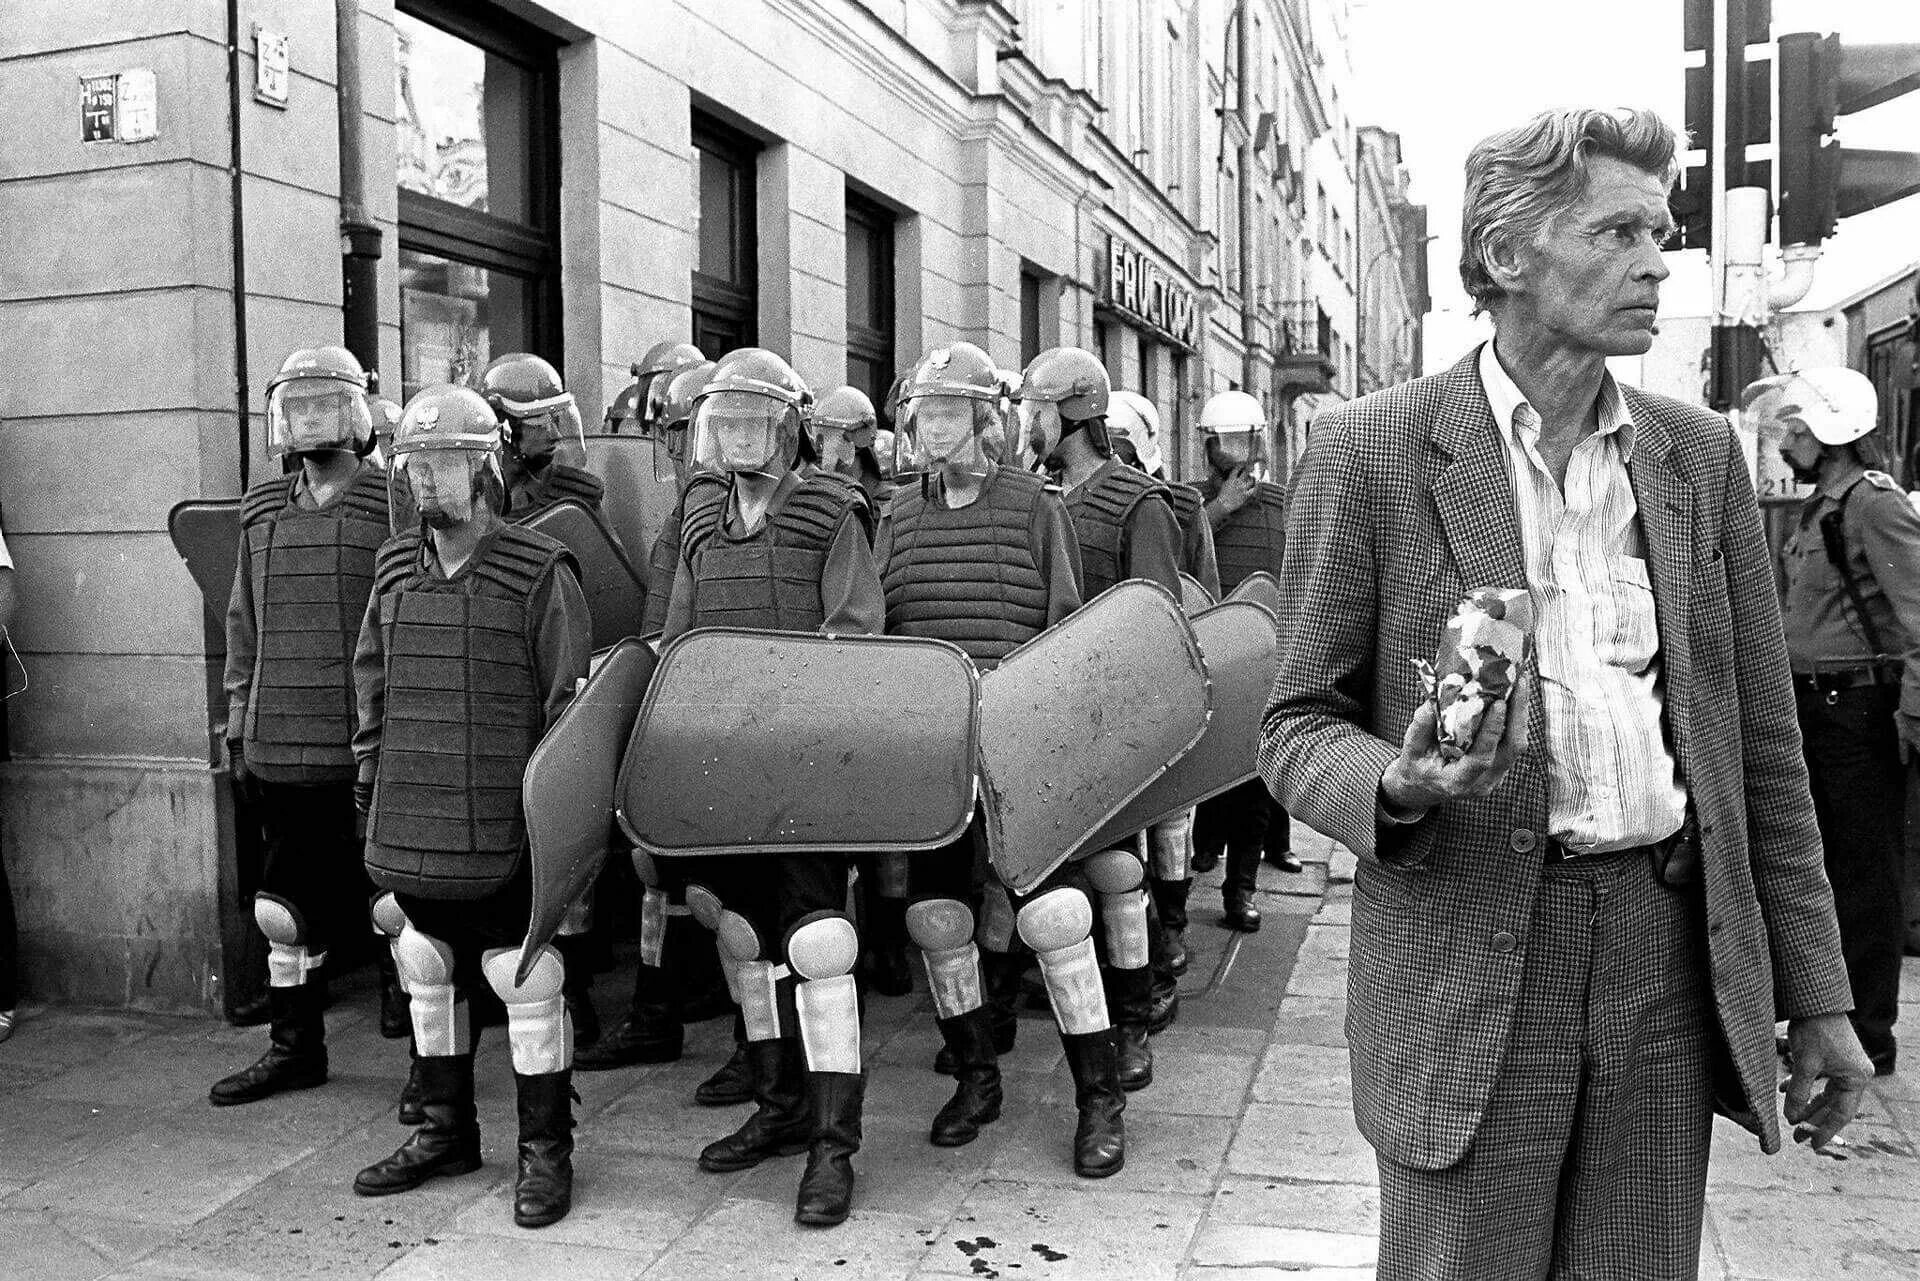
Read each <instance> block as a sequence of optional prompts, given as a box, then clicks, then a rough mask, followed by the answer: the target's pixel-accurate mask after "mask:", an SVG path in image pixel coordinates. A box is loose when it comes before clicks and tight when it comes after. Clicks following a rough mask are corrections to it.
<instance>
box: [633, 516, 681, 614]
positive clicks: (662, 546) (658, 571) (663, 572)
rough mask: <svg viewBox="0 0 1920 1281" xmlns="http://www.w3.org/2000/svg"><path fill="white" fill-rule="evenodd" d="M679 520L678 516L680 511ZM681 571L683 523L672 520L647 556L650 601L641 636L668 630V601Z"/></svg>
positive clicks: (663, 526)
mask: <svg viewBox="0 0 1920 1281" xmlns="http://www.w3.org/2000/svg"><path fill="white" fill-rule="evenodd" d="M675 514H676V516H677V514H678V512H677V509H676V513H675ZM679 570H680V522H679V521H678V520H677V519H669V520H668V521H667V523H666V524H664V525H662V526H661V527H660V536H659V537H658V538H655V539H654V540H653V549H652V550H651V551H650V552H648V554H647V601H646V605H645V606H644V608H643V609H642V611H641V615H640V634H641V635H642V636H650V635H652V634H653V633H654V632H657V631H659V630H660V629H661V628H663V627H665V626H666V623H667V601H668V600H669V599H670V598H671V597H672V596H673V580H674V578H675V576H676V575H677V574H678V573H679Z"/></svg>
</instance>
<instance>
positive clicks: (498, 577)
mask: <svg viewBox="0 0 1920 1281" xmlns="http://www.w3.org/2000/svg"><path fill="white" fill-rule="evenodd" d="M555 564H562V565H565V566H566V567H567V568H568V569H570V570H572V571H573V576H574V577H575V578H576V579H577V578H579V577H580V567H579V565H577V564H575V563H574V559H573V553H572V552H570V551H568V550H567V545H566V544H565V543H563V542H561V541H560V540H559V539H557V538H553V537H551V536H549V535H547V534H543V533H541V532H540V531H539V530H537V529H528V528H526V527H525V526H522V525H502V526H501V527H500V528H499V529H497V530H496V531H494V536H493V546H492V547H491V548H490V549H489V550H488V552H487V555H486V558H485V559H484V560H483V561H481V562H480V563H479V564H478V565H475V566H474V570H473V572H474V575H475V576H476V577H479V578H484V579H485V580H487V581H488V582H492V583H496V584H498V585H499V586H500V587H501V589H502V590H504V591H506V592H509V593H511V594H513V595H516V596H525V595H528V594H529V593H531V592H532V591H533V589H534V588H535V587H536V586H538V585H539V583H540V580H541V579H542V578H545V577H546V575H547V573H548V571H550V570H551V569H552V568H553V566H554V565H555Z"/></svg>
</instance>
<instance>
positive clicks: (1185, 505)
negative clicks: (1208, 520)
mask: <svg viewBox="0 0 1920 1281" xmlns="http://www.w3.org/2000/svg"><path fill="white" fill-rule="evenodd" d="M1167 501H1168V502H1170V503H1172V504H1173V516H1174V519H1175V520H1177V521H1179V522H1180V528H1181V529H1188V528H1191V527H1192V525H1193V518H1194V517H1195V516H1198V515H1199V514H1200V508H1201V507H1203V506H1204V505H1205V502H1204V500H1202V499H1201V497H1200V491H1199V490H1197V489H1195V488H1194V487H1193V486H1192V485H1181V484H1174V483H1169V484H1168V485H1167Z"/></svg>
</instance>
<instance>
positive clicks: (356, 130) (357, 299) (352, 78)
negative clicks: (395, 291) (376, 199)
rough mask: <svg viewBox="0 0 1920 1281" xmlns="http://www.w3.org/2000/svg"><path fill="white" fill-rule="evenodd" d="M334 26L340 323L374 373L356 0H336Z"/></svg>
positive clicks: (372, 262) (375, 250) (373, 296)
mask: <svg viewBox="0 0 1920 1281" xmlns="http://www.w3.org/2000/svg"><path fill="white" fill-rule="evenodd" d="M333 29H334V48H335V62H336V64H337V66H338V73H337V76H336V78H337V79H338V81H339V86H338V88H339V105H340V257H341V263H340V269H341V270H340V275H341V281H342V285H343V291H342V296H341V304H340V309H341V325H342V329H343V331H344V334H345V338H346V346H347V350H348V351H350V352H352V353H353V355H354V359H356V360H358V361H359V362H360V367H361V368H362V369H365V370H367V371H368V372H369V373H375V372H377V371H378V369H379V366H380V229H379V228H378V227H376V226H374V225H373V220H372V218H370V217H369V216H368V214H367V170H366V163H365V162H366V155H365V152H364V149H363V147H362V146H361V133H362V129H363V126H364V125H365V123H366V115H365V112H364V111H363V109H362V107H361V98H360V86H361V83H362V76H361V72H360V6H359V3H358V0H334V5H333Z"/></svg>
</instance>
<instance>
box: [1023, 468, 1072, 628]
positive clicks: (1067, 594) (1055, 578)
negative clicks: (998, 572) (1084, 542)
mask: <svg viewBox="0 0 1920 1281" xmlns="http://www.w3.org/2000/svg"><path fill="white" fill-rule="evenodd" d="M1033 545H1034V547H1035V548H1036V549H1038V551H1039V555H1040V578H1041V581H1042V582H1044V583H1046V585H1047V626H1048V627H1052V626H1053V625H1054V624H1055V623H1057V622H1059V621H1060V620H1061V619H1063V618H1065V617H1066V616H1067V615H1069V614H1071V613H1073V611H1074V610H1076V609H1079V608H1080V606H1081V604H1082V603H1083V602H1082V600H1081V597H1080V540H1079V539H1077V538H1075V537H1074V533H1073V518H1072V517H1071V516H1068V515H1067V505H1066V504H1065V503H1063V502H1061V501H1060V496H1059V495H1058V494H1052V493H1049V494H1046V495H1044V496H1043V497H1042V498H1041V499H1040V503H1039V505H1038V506H1037V507H1035V508H1034V511H1033Z"/></svg>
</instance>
